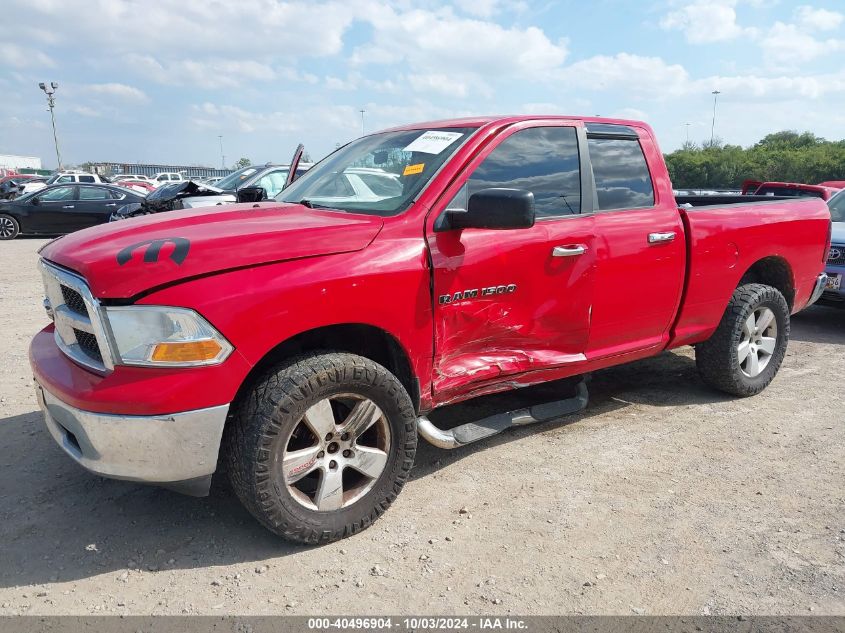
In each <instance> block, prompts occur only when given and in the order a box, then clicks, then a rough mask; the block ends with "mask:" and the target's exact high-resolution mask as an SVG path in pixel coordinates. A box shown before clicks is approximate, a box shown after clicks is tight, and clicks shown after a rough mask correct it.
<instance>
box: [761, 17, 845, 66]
mask: <svg viewBox="0 0 845 633" xmlns="http://www.w3.org/2000/svg"><path fill="white" fill-rule="evenodd" d="M760 47H761V48H762V50H763V54H764V55H765V57H766V59H767V60H768V61H769V62H770V63H773V64H775V65H786V66H788V67H795V66H797V65H799V64H802V63H806V62H809V61H812V60H814V59H817V58H819V57H822V56H824V55H831V54H833V53H836V52H839V51H842V50H845V40H836V39H826V40H825V39H821V38H819V37H818V35H816V34H814V33H808V32H805V31H804V30H802V28H801V27H799V26H797V25H795V24H784V23H783V22H775V24H774V26H772V27H771V28H770V29H769V30H768V32H767V33H766V35H765V36H764V37H763V38H762V39H761V40H760Z"/></svg>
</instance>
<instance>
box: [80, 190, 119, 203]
mask: <svg viewBox="0 0 845 633" xmlns="http://www.w3.org/2000/svg"><path fill="white" fill-rule="evenodd" d="M79 199H80V200H109V199H111V195H110V194H109V190H108V189H104V188H103V187H80V188H79Z"/></svg>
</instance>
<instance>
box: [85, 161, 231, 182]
mask: <svg viewBox="0 0 845 633" xmlns="http://www.w3.org/2000/svg"><path fill="white" fill-rule="evenodd" d="M84 167H85V168H86V169H87V171H90V172H92V173H95V174H99V175H100V176H117V175H119V174H140V175H143V176H154V175H155V174H158V173H160V172H176V173H180V174H182V175H184V176H185V177H187V178H211V177H212V176H227V175H229V174H231V173H232V170H231V169H215V168H213V167H197V166H196V165H191V166H188V165H145V164H139V163H85V165H84Z"/></svg>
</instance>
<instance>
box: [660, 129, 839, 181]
mask: <svg viewBox="0 0 845 633" xmlns="http://www.w3.org/2000/svg"><path fill="white" fill-rule="evenodd" d="M666 165H667V167H668V168H669V175H670V176H671V178H672V184H673V185H674V186H675V187H677V188H679V189H738V188H739V187H740V186H741V185H742V182H743V181H744V180H762V181H766V180H773V181H784V182H803V183H809V184H815V183H818V182H822V181H825V180H845V140H842V141H827V140H825V139H823V138H821V137H818V136H816V135H815V134H813V133H812V132H802V133H799V132H796V131H792V130H784V131H782V132H776V133H774V134H769V135H767V136H765V137H764V138H762V139H760V141H758V142H757V143H755V144H754V145H752V146H751V147H748V148H743V147H739V146H738V145H725V144H724V143H723V142H722V141H721V139H714V140H713V142H712V143H711V142H710V141H709V140H707V141H705V142H703V143H701V144H700V145H696V144H694V143H684V145H683V146H682V147H681V148H680V149H679V150H677V151H674V152H672V153H671V154H667V155H666Z"/></svg>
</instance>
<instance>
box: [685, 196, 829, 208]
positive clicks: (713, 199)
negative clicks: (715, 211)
mask: <svg viewBox="0 0 845 633" xmlns="http://www.w3.org/2000/svg"><path fill="white" fill-rule="evenodd" d="M808 197H813V196H808ZM795 199H796V198H795V197H787V196H753V195H742V194H726V195H715V196H675V201H676V202H677V203H678V206H679V207H683V206H692V207H715V206H721V207H724V206H727V205H740V204H751V203H753V202H772V201H776V200H795ZM799 199H800V198H799Z"/></svg>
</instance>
